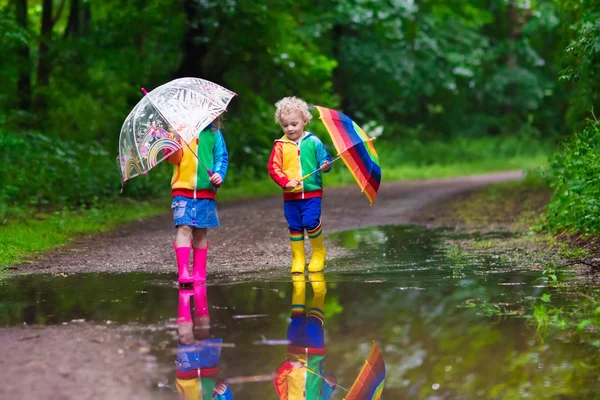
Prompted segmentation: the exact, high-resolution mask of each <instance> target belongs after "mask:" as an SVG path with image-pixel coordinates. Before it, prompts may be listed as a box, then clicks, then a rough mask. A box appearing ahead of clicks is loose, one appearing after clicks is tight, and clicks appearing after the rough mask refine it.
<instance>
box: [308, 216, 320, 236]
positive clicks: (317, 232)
mask: <svg viewBox="0 0 600 400" xmlns="http://www.w3.org/2000/svg"><path fill="white" fill-rule="evenodd" d="M306 233H307V234H308V237H309V238H310V239H316V238H318V237H319V236H321V233H323V224H322V223H321V221H320V220H319V226H317V227H316V228H315V229H313V230H312V231H309V230H306Z"/></svg>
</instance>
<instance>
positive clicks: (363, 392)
mask: <svg viewBox="0 0 600 400" xmlns="http://www.w3.org/2000/svg"><path fill="white" fill-rule="evenodd" d="M384 383H385V363H384V362H383V356H382V355H381V351H379V347H378V346H377V343H375V342H373V347H372V348H371V353H370V354H369V358H367V360H366V361H365V365H363V367H362V369H361V370H360V373H359V374H358V377H357V378H356V380H355V381H354V383H353V384H352V387H351V388H350V391H349V392H348V394H347V395H346V397H344V400H377V399H380V398H381V393H382V392H383V386H384Z"/></svg>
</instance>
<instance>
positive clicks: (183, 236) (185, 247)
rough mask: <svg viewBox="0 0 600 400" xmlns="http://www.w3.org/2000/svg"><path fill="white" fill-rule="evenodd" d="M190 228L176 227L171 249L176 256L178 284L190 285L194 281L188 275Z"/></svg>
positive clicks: (185, 226)
mask: <svg viewBox="0 0 600 400" xmlns="http://www.w3.org/2000/svg"><path fill="white" fill-rule="evenodd" d="M191 234H192V227H190V226H187V225H181V226H178V227H177V236H176V238H175V243H173V247H174V248H175V254H176V256H177V272H178V281H179V283H181V284H183V283H192V282H193V281H194V279H193V278H192V276H191V275H190V250H191V247H190V241H191Z"/></svg>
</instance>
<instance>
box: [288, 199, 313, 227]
mask: <svg viewBox="0 0 600 400" xmlns="http://www.w3.org/2000/svg"><path fill="white" fill-rule="evenodd" d="M283 213H284V214H285V219H286V220H287V222H288V228H289V229H290V230H291V231H295V232H303V231H304V230H305V229H306V230H307V231H312V230H313V229H316V228H317V227H318V226H319V224H320V223H321V198H320V197H313V198H311V199H303V200H286V201H284V202H283Z"/></svg>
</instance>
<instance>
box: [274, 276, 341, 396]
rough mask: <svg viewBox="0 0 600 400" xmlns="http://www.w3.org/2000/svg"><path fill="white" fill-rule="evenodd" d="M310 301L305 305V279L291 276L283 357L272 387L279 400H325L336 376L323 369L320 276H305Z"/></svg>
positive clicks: (323, 284)
mask: <svg viewBox="0 0 600 400" xmlns="http://www.w3.org/2000/svg"><path fill="white" fill-rule="evenodd" d="M309 279H310V286H311V287H312V291H313V298H312V302H311V305H310V308H309V309H307V306H306V304H307V303H306V277H305V276H304V275H297V274H294V275H292V281H293V290H292V307H291V316H290V323H289V326H288V329H287V340H288V346H287V358H286V359H285V361H283V362H282V363H281V364H280V365H279V367H278V368H277V371H276V375H275V380H274V385H275V391H276V392H277V396H278V397H279V398H280V399H290V400H297V399H306V398H309V399H323V400H326V399H329V397H330V396H331V394H332V393H333V391H334V389H335V387H336V384H335V383H336V381H337V379H336V377H335V375H333V374H331V373H326V372H325V370H324V364H325V358H326V350H325V332H324V330H323V324H324V320H325V295H326V294H327V283H326V282H325V275H324V274H323V273H314V274H309Z"/></svg>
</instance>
